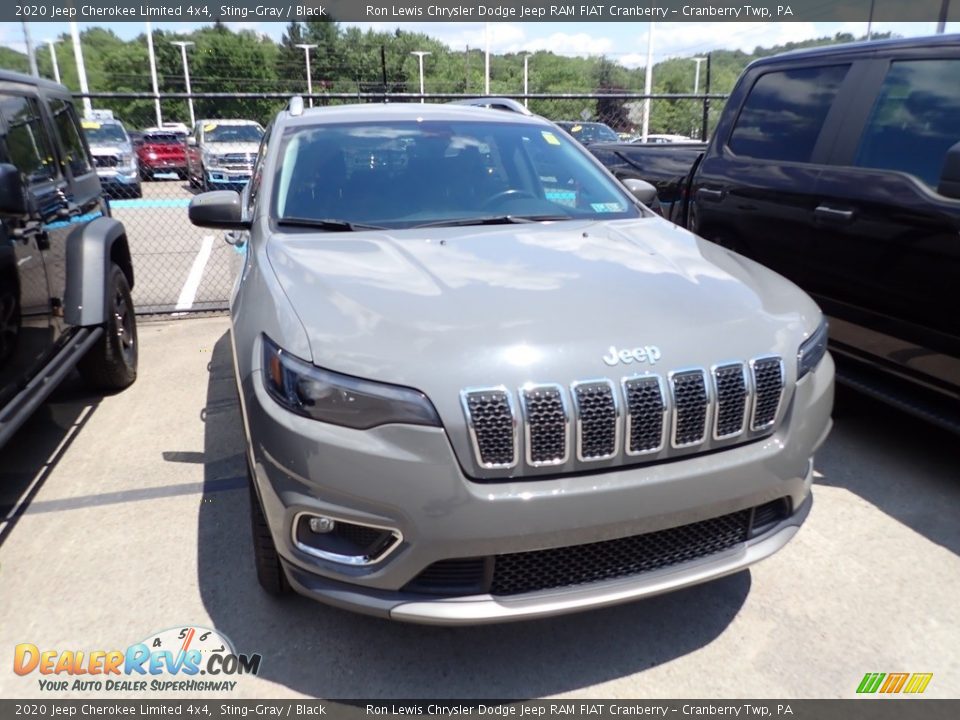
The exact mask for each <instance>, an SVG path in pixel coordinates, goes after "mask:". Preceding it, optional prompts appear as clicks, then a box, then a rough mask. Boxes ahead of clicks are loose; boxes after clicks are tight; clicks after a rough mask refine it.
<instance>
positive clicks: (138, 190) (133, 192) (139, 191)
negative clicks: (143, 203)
mask: <svg viewBox="0 0 960 720" xmlns="http://www.w3.org/2000/svg"><path fill="white" fill-rule="evenodd" d="M130 197H132V198H142V197H143V187H142V186H141V185H134V186H133V187H132V188H130Z"/></svg>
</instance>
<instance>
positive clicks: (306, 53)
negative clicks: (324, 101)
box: [296, 44, 317, 107]
mask: <svg viewBox="0 0 960 720" xmlns="http://www.w3.org/2000/svg"><path fill="white" fill-rule="evenodd" d="M296 47H298V48H303V54H304V61H305V62H306V63H307V99H308V100H309V102H310V107H313V78H312V77H311V76H310V51H311V50H313V49H314V48H316V47H317V46H316V45H307V44H303V45H297V46H296Z"/></svg>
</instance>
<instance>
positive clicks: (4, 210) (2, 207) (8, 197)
mask: <svg viewBox="0 0 960 720" xmlns="http://www.w3.org/2000/svg"><path fill="white" fill-rule="evenodd" d="M26 212H27V195H26V193H25V192H24V190H23V177H22V176H21V175H20V171H19V170H18V169H17V166H16V165H11V164H10V163H0V214H3V215H23V214H25V213H26Z"/></svg>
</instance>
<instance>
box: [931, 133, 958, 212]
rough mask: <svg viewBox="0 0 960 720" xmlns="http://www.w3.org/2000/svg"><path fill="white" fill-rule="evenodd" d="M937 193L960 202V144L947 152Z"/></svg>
mask: <svg viewBox="0 0 960 720" xmlns="http://www.w3.org/2000/svg"><path fill="white" fill-rule="evenodd" d="M937 192H938V193H940V194H941V195H943V196H944V197H948V198H955V199H957V200H960V142H958V143H957V144H956V145H954V146H953V147H951V148H950V149H949V150H947V157H946V159H945V160H944V161H943V170H941V171H940V186H939V187H938V188H937Z"/></svg>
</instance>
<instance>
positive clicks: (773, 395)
mask: <svg viewBox="0 0 960 720" xmlns="http://www.w3.org/2000/svg"><path fill="white" fill-rule="evenodd" d="M750 374H751V375H752V377H753V391H754V399H753V415H752V417H751V419H750V429H751V430H754V431H758V430H766V429H768V428H771V427H773V424H774V423H775V422H776V420H777V413H778V412H779V411H780V400H781V398H782V397H783V390H784V374H783V360H781V359H780V358H779V357H763V358H756V359H754V360H751V361H750Z"/></svg>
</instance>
